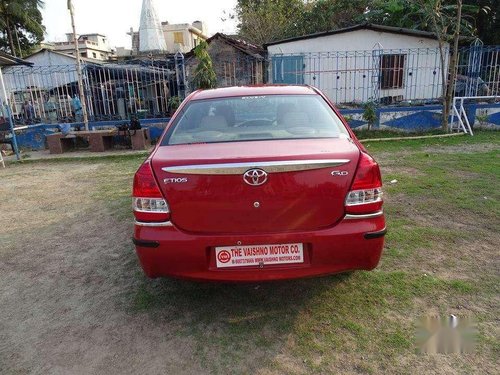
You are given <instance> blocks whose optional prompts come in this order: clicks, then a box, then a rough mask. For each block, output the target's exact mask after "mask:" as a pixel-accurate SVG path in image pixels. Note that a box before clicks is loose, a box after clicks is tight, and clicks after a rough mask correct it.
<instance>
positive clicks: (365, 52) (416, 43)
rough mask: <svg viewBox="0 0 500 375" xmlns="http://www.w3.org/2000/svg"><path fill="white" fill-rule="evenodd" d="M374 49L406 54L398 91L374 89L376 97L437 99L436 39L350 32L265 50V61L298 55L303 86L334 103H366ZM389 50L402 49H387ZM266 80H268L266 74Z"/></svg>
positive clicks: (374, 79) (369, 96)
mask: <svg viewBox="0 0 500 375" xmlns="http://www.w3.org/2000/svg"><path fill="white" fill-rule="evenodd" d="M377 43H379V44H380V45H377ZM374 48H375V49H376V50H378V49H380V48H382V49H383V52H382V53H383V54H391V53H392V54H399V53H401V54H405V55H406V61H405V64H404V75H403V82H404V85H403V88H401V89H387V90H380V92H379V96H380V97H386V96H398V95H402V96H403V99H404V100H408V99H427V98H437V97H439V96H440V94H441V88H442V80H441V64H440V60H439V52H438V42H437V40H433V39H429V38H422V37H415V36H409V35H403V34H394V33H387V32H379V31H373V30H356V31H351V32H345V33H340V34H334V35H326V36H320V37H316V38H310V39H302V40H297V41H291V42H284V43H280V44H275V45H271V46H268V47H267V49H268V53H269V56H270V57H271V58H272V57H273V56H276V55H280V54H284V55H287V54H301V55H303V59H304V65H305V66H304V68H303V70H304V74H303V76H304V83H305V84H310V85H313V86H316V87H318V88H320V89H321V90H322V91H324V92H325V93H326V95H328V97H329V98H330V99H331V100H333V101H334V102H337V103H349V102H366V101H369V100H370V99H372V98H373V97H374V91H375V89H374V88H376V87H378V85H377V84H376V82H377V76H376V75H378V74H379V70H378V66H379V60H380V57H379V55H380V51H375V52H373V49H374ZM392 49H394V50H399V49H403V50H405V51H402V52H399V51H389V50H392ZM446 64H447V62H446V63H445V65H446ZM272 69H273V64H271V70H272ZM270 77H271V79H273V77H274V76H273V72H272V71H271V72H270Z"/></svg>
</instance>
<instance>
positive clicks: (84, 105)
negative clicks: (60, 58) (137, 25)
mask: <svg viewBox="0 0 500 375" xmlns="http://www.w3.org/2000/svg"><path fill="white" fill-rule="evenodd" d="M68 9H69V14H70V15H71V27H72V28H73V43H74V44H75V53H76V72H77V74H78V91H79V92H80V102H81V103H82V114H83V123H84V124H85V130H86V131H88V130H89V119H88V116H87V103H86V102H85V92H84V91H83V81H82V66H81V64H80V58H81V57H80V48H79V46H78V38H77V37H76V28H75V17H74V12H75V9H74V8H73V3H72V2H71V0H68Z"/></svg>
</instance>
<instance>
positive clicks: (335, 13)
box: [294, 0, 370, 34]
mask: <svg viewBox="0 0 500 375" xmlns="http://www.w3.org/2000/svg"><path fill="white" fill-rule="evenodd" d="M369 4H370V0H351V1H342V0H341V1H332V0H316V1H312V2H309V3H306V4H305V5H304V11H303V12H302V14H301V17H300V18H299V20H298V21H297V23H296V27H295V30H294V31H296V33H297V34H312V33H316V32H321V31H328V30H334V29H339V28H343V27H348V26H352V25H354V24H356V23H360V22H362V21H363V13H364V11H365V10H366V9H367V7H368V6H369Z"/></svg>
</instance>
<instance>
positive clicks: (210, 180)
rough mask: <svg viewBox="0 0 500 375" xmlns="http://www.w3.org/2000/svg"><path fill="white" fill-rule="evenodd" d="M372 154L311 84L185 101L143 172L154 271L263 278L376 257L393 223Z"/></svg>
mask: <svg viewBox="0 0 500 375" xmlns="http://www.w3.org/2000/svg"><path fill="white" fill-rule="evenodd" d="M381 186H382V181H381V177H380V170H379V167H378V165H377V163H376V162H375V161H374V160H373V158H372V157H371V156H370V155H368V153H367V152H366V150H365V149H364V148H363V146H362V145H361V144H360V143H359V142H358V140H357V139H356V137H355V136H354V134H353V133H352V131H351V130H350V129H349V127H348V126H347V124H346V122H345V120H343V119H342V117H341V115H340V114H339V113H338V111H337V110H336V109H335V108H334V106H333V105H332V103H330V101H329V100H328V99H327V98H326V97H325V96H324V95H323V94H322V93H321V92H319V91H318V90H317V89H315V88H313V87H308V86H260V87H231V88H222V89H215V90H207V91H196V92H194V93H192V94H191V95H189V97H187V98H186V100H184V102H183V103H182V105H181V107H180V108H179V109H178V110H177V112H176V113H175V115H174V116H173V117H172V119H171V121H170V123H169V124H168V126H167V128H166V129H165V132H164V133H163V135H162V137H161V139H160V141H159V143H158V145H157V147H156V148H155V150H154V151H153V152H152V154H151V155H150V156H149V158H148V159H147V160H146V161H145V162H144V163H143V164H142V165H141V167H140V168H139V170H138V171H137V173H136V175H135V178H134V188H133V209H134V215H135V220H136V221H135V231H134V238H133V241H134V243H135V246H136V250H137V254H138V256H139V259H140V262H141V265H142V268H143V269H144V272H145V273H146V274H147V275H148V276H149V277H159V276H174V277H181V278H188V279H194V280H217V281H263V280H276V279H290V278H298V277H306V276H316V275H324V274H331V273H336V272H342V271H348V270H356V269H364V270H370V269H373V268H375V267H376V266H377V264H378V262H379V259H380V255H381V252H382V247H383V243H384V234H385V232H386V228H385V219H384V215H383V211H382V190H381Z"/></svg>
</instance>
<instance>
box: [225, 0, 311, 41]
mask: <svg viewBox="0 0 500 375" xmlns="http://www.w3.org/2000/svg"><path fill="white" fill-rule="evenodd" d="M304 9H305V4H304V2H303V1H302V0H238V3H237V5H236V8H235V15H234V16H235V17H236V18H237V19H238V20H239V24H238V32H239V34H240V35H241V36H242V37H244V38H246V39H248V40H251V41H252V42H253V43H257V44H264V43H268V42H272V41H275V40H279V39H283V38H287V37H292V36H297V35H298V34H297V25H298V23H299V20H300V17H301V15H302V13H303V12H304Z"/></svg>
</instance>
